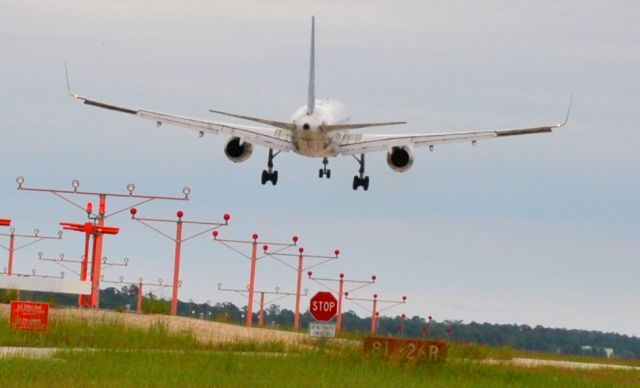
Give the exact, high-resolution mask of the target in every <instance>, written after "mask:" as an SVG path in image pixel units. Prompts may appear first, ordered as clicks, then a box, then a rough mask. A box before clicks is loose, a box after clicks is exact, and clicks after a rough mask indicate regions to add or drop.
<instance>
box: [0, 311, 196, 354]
mask: <svg viewBox="0 0 640 388" xmlns="http://www.w3.org/2000/svg"><path fill="white" fill-rule="evenodd" d="M0 346H25V347H63V348H112V349H121V348H129V349H203V348H207V345H206V344H202V343H200V342H198V341H197V340H196V339H195V337H194V336H193V334H192V333H188V332H185V333H170V332H169V331H168V329H167V328H166V326H165V325H163V324H162V323H160V322H157V323H155V324H153V325H152V326H151V327H149V328H148V329H143V328H136V327H130V326H126V325H125V324H124V322H122V321H100V322H92V321H88V320H85V319H79V320H76V321H71V320H54V321H51V322H50V323H49V330H48V331H47V332H46V333H29V332H19V331H14V330H11V329H10V328H9V320H8V319H7V317H0Z"/></svg>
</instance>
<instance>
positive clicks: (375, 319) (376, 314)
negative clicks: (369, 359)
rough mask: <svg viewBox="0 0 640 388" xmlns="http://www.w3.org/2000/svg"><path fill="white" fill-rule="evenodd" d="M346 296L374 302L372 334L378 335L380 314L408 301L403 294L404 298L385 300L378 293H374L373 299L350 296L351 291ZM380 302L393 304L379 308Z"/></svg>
mask: <svg viewBox="0 0 640 388" xmlns="http://www.w3.org/2000/svg"><path fill="white" fill-rule="evenodd" d="M344 297H345V299H347V300H352V301H362V302H372V304H373V308H372V311H371V335H376V332H377V331H378V317H379V316H380V313H381V312H383V311H386V310H389V309H391V308H393V307H396V306H398V305H401V304H404V303H407V297H406V296H403V297H402V300H385V299H378V294H373V299H366V298H350V297H349V293H345V295H344ZM380 303H390V304H391V305H390V306H387V307H385V308H383V309H381V310H378V304H380Z"/></svg>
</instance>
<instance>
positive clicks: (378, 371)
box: [0, 317, 640, 387]
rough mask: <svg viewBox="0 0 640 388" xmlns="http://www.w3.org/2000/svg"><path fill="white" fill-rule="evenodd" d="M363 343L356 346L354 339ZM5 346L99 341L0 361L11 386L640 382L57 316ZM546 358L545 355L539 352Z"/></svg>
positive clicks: (466, 354)
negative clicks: (216, 339)
mask: <svg viewBox="0 0 640 388" xmlns="http://www.w3.org/2000/svg"><path fill="white" fill-rule="evenodd" d="M354 344H355V345H354ZM0 346H34V347H60V348H74V349H78V348H91V349H90V350H71V349H69V350H62V351H60V352H57V353H56V354H55V355H54V356H53V357H52V358H44V359H30V358H17V357H11V358H5V359H0V376H1V380H0V381H2V383H1V386H2V387H41V386H63V387H67V386H68V387H76V386H82V387H86V386H100V387H103V386H104V387H133V386H135V387H145V386H154V387H155V386H172V387H176V386H189V387H190V386H225V387H226V386H233V387H245V386H246V387H249V386H251V387H263V386H265V387H266V386H270V387H273V386H278V387H280V386H284V387H306V386H326V387H329V386H330V387H360V386H384V387H396V386H397V387H424V386H435V387H549V386H560V387H574V386H580V387H600V386H606V387H610V386H619V387H636V386H639V385H640V371H620V370H563V369H557V368H546V367H545V368H524V367H515V366H510V365H487V364H483V363H482V362H480V361H478V360H482V359H486V358H499V359H509V358H510V357H511V355H512V354H513V353H512V352H513V351H512V350H511V349H509V348H502V349H493V348H489V347H486V346H481V345H474V344H451V346H450V349H449V354H450V358H449V361H447V362H446V363H441V364H417V365H411V364H407V363H402V362H399V361H398V360H393V359H391V361H384V360H382V359H380V358H375V357H369V356H365V355H364V354H363V352H362V347H361V345H358V344H357V342H355V341H353V343H348V344H344V343H342V344H340V343H332V342H328V343H324V342H316V341H310V340H309V341H305V342H304V343H303V344H301V345H298V346H295V347H291V346H290V345H285V344H284V343H282V342H279V341H273V342H266V343H261V342H256V341H239V342H232V343H221V344H211V343H201V342H198V341H197V340H196V338H195V336H194V335H193V333H191V332H182V333H172V332H169V331H168V330H167V328H166V327H165V326H164V325H162V324H160V323H157V324H155V325H153V326H151V327H150V328H148V329H142V328H135V327H127V326H125V324H124V323H123V322H121V321H113V322H109V321H101V322H98V323H95V322H90V321H87V320H77V321H71V320H53V321H52V322H50V326H49V331H48V332H47V333H42V334H40V333H21V332H14V331H12V330H10V329H9V323H8V321H7V318H6V317H1V318H0ZM538 358H540V357H538Z"/></svg>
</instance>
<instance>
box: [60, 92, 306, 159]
mask: <svg viewBox="0 0 640 388" xmlns="http://www.w3.org/2000/svg"><path fill="white" fill-rule="evenodd" d="M71 96H72V97H73V98H75V99H77V100H80V101H82V102H83V103H85V104H87V105H92V106H95V107H98V108H103V109H109V110H114V111H117V112H122V113H128V114H132V115H136V116H139V117H142V118H144V119H148V120H152V121H154V122H155V123H156V125H158V126H160V125H162V124H172V125H176V126H179V127H183V128H189V129H193V130H195V131H198V132H199V133H200V135H201V136H202V135H203V134H204V133H211V134H216V135H217V134H224V135H228V136H233V137H239V138H241V139H242V140H243V141H246V142H248V143H252V144H257V145H261V146H264V147H267V148H273V149H275V150H278V151H290V150H292V149H293V145H292V143H291V132H290V131H288V130H284V129H278V128H267V127H254V126H248V125H239V124H227V123H220V122H214V121H207V120H201V119H192V118H188V117H183V116H176V115H172V114H167V113H160V112H154V111H150V110H144V109H131V108H125V107H121V106H117V105H112V104H108V103H104V102H101V101H97V100H93V99H89V98H86V97H82V96H79V95H77V94H75V93H71Z"/></svg>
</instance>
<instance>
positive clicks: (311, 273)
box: [307, 271, 313, 279]
mask: <svg viewBox="0 0 640 388" xmlns="http://www.w3.org/2000/svg"><path fill="white" fill-rule="evenodd" d="M307 275H309V279H311V276H313V272H311V271H309V272H307Z"/></svg>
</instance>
